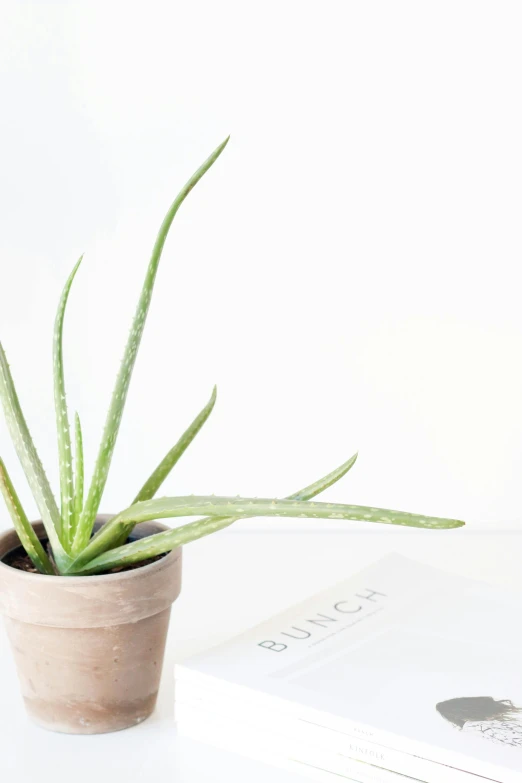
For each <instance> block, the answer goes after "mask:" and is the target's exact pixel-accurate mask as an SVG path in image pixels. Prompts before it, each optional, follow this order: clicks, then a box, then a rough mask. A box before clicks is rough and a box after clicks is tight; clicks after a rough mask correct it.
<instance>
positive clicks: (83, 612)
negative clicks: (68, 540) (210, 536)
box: [0, 516, 181, 734]
mask: <svg viewBox="0 0 522 783" xmlns="http://www.w3.org/2000/svg"><path fill="white" fill-rule="evenodd" d="M107 518H108V517H102V516H100V517H98V523H101V522H103V521H105V520H106V519H107ZM33 527H34V529H35V530H36V533H37V534H38V536H39V537H41V538H44V537H45V532H44V528H43V525H42V523H41V522H36V523H34V525H33ZM161 530H165V526H164V525H161V524H158V523H156V522H152V523H147V524H142V525H138V527H137V528H136V529H135V531H134V533H133V538H144V537H145V536H149V535H152V534H153V533H157V532H160V531H161ZM19 545H20V542H19V539H18V536H17V534H16V533H15V531H14V530H10V531H6V532H5V533H2V534H0V561H1V560H2V558H4V557H5V555H6V554H7V553H8V552H10V551H12V550H13V549H15V548H16V547H18V546H19ZM180 589H181V550H180V549H177V550H174V551H173V552H170V553H169V554H168V555H166V556H165V557H163V558H161V559H160V560H157V561H156V562H154V563H151V564H149V565H146V566H143V567H141V568H136V569H134V570H132V571H124V572H122V573H115V574H105V575H101V576H83V577H81V576H44V575H42V574H31V573H26V572H24V571H20V570H17V569H15V568H12V567H11V566H8V565H6V564H5V563H2V562H0V611H1V612H2V614H3V615H4V616H5V624H6V629H7V633H8V635H9V638H10V641H11V645H12V648H13V652H14V656H15V660H16V665H17V668H18V675H19V678H20V684H21V688H22V694H23V697H24V700H25V705H26V708H27V711H28V713H29V715H30V717H31V718H33V720H35V721H36V722H37V723H38V724H39V725H40V726H43V727H44V728H46V729H51V730H53V731H60V732H66V733H69V734H100V733H104V732H108V731H118V730H119V729H125V728H127V727H129V726H133V725H135V724H137V723H141V721H143V720H145V718H147V717H148V716H149V715H150V714H151V713H152V712H153V710H154V707H155V704H156V698H157V694H158V687H159V683H160V678H161V668H162V663H163V653H164V650H165V641H166V637H167V629H168V624H169V617H170V609H171V605H172V603H173V601H175V600H176V598H177V597H178V595H179V592H180Z"/></svg>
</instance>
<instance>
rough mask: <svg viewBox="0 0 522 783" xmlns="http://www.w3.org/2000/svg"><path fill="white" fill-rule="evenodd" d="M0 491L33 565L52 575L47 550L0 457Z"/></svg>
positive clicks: (42, 572)
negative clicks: (35, 530)
mask: <svg viewBox="0 0 522 783" xmlns="http://www.w3.org/2000/svg"><path fill="white" fill-rule="evenodd" d="M0 492H1V493H2V495H3V496H4V500H5V503H6V506H7V509H8V511H9V514H10V515H11V519H12V520H13V526H14V529H15V530H16V532H17V533H18V538H19V539H20V543H21V544H22V546H23V548H24V549H25V551H26V552H27V554H28V555H29V557H30V558H31V561H32V562H33V564H34V566H35V567H36V568H37V569H38V570H39V571H40V573H41V574H48V575H54V573H55V572H54V569H53V566H52V564H51V561H50V559H49V557H48V555H47V552H46V551H45V549H44V548H43V546H42V544H41V543H40V540H39V539H38V536H37V535H36V533H35V532H34V530H33V528H32V526H31V523H30V522H29V520H28V519H27V516H26V514H25V511H24V510H23V508H22V504H21V503H20V499H19V498H18V495H17V494H16V491H15V488H14V486H13V483H12V481H11V478H10V476H9V473H8V472H7V468H6V467H5V465H4V462H3V460H1V459H0Z"/></svg>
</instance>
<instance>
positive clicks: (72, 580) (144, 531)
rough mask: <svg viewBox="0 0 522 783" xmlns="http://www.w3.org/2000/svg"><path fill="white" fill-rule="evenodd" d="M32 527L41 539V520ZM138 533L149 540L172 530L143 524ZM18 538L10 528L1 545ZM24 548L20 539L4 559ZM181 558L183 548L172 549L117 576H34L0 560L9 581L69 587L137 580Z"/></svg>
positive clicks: (99, 518)
mask: <svg viewBox="0 0 522 783" xmlns="http://www.w3.org/2000/svg"><path fill="white" fill-rule="evenodd" d="M114 516H116V515H115V514H98V515H97V517H96V523H101V524H103V523H105V522H107V521H108V520H109V519H112V517H114ZM31 526H32V527H33V528H34V529H35V531H36V532H37V533H38V537H39V538H40V533H39V531H38V528H39V529H40V530H41V531H42V532H43V533H45V527H44V524H43V522H42V520H41V519H37V520H34V521H33V522H31ZM134 529H135V530H136V531H137V532H138V533H141V535H138V536H137V538H138V540H139V539H141V538H148V536H150V535H153V534H154V533H161V532H162V531H164V530H170V529H171V528H169V527H168V525H164V524H163V523H162V522H154V521H152V522H141V523H138V524H137V525H136V527H135V528H134ZM13 535H14V536H16V538H18V534H17V532H16V530H15V529H14V527H11V528H8V529H7V530H2V531H1V532H0V544H1V543H2V541H3V540H4V539H5V538H6V537H7V536H13ZM20 546H22V543H21V541H20V539H19V538H18V544H16V545H15V546H14V547H11V548H10V549H8V551H7V552H6V553H5V554H4V555H2V557H5V556H6V555H7V554H9V552H12V551H13V549H17V548H18V547H20ZM180 556H181V547H176V549H172V550H171V551H170V552H167V553H166V554H165V555H164V557H161V558H160V559H159V560H156V561H155V562H154V563H148V565H145V566H141V567H140V568H132V569H130V570H129V571H118V572H116V573H115V574H86V575H85V576H80V575H77V574H76V575H75V574H73V575H71V576H66V575H64V574H54V575H51V574H32V573H30V572H29V571H21V570H20V569H19V568H13V567H12V566H10V565H7V564H6V563H4V562H3V560H2V559H0V574H6V577H7V573H8V574H9V576H8V577H7V578H9V579H32V580H33V582H36V581H40V580H42V579H45V580H49V579H52V580H53V581H54V583H55V584H58V582H62V583H65V584H67V585H69V586H72V585H74V584H78V583H83V584H85V582H86V580H88V581H89V583H90V584H93V583H96V582H99V583H102V584H103V582H110V581H111V580H114V579H118V580H119V581H120V582H121V581H122V580H126V579H132V578H135V577H136V576H137V575H138V574H145V573H150V572H151V571H154V570H157V569H158V568H164V567H165V564H166V563H165V561H166V560H168V561H170V560H172V562H175V560H177V559H178V558H179V557H180Z"/></svg>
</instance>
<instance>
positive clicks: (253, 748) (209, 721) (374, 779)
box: [176, 705, 418, 783]
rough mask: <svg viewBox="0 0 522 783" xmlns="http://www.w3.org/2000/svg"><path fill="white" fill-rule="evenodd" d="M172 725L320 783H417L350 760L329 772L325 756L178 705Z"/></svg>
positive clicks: (242, 725)
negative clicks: (174, 724) (174, 722)
mask: <svg viewBox="0 0 522 783" xmlns="http://www.w3.org/2000/svg"><path fill="white" fill-rule="evenodd" d="M176 722H177V725H178V731H179V733H180V734H181V735H184V736H187V737H190V738H191V739H195V740H198V741H200V742H205V743H207V744H210V745H213V746H215V747H218V748H220V749H221V750H226V751H230V752H233V753H239V754H240V755H242V756H246V757H248V758H251V759H253V760H256V761H260V762H263V763H265V764H272V765H274V766H277V767H279V768H281V769H287V770H289V771H292V772H297V773H299V774H300V775H304V776H305V777H308V778H310V779H312V780H316V781H322V782H323V783H335V782H336V781H339V779H340V778H341V779H343V780H345V781H349V782H350V783H418V781H417V779H414V778H411V777H404V776H402V775H399V774H396V773H395V772H391V771H389V770H385V769H379V768H377V767H373V766H371V765H368V764H365V763H363V762H359V761H356V760H353V759H346V760H344V761H343V762H342V763H337V764H336V765H334V766H335V769H332V765H331V763H330V760H329V759H328V757H327V754H324V753H321V752H319V751H317V750H314V749H313V748H310V747H308V748H306V747H302V746H300V745H299V744H298V743H294V742H292V741H289V740H288V739H287V738H284V737H274V736H273V735H271V734H270V733H267V732H263V731H260V730H258V729H254V728H251V727H249V726H248V725H247V724H245V723H239V722H237V721H235V722H234V721H230V720H229V719H221V720H219V722H217V721H216V720H215V718H209V715H208V713H204V712H202V711H201V710H199V709H197V708H195V707H191V706H189V705H182V707H181V709H180V711H179V715H178V716H177V717H176Z"/></svg>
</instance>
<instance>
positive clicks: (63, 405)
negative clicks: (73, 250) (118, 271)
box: [53, 256, 83, 548]
mask: <svg viewBox="0 0 522 783" xmlns="http://www.w3.org/2000/svg"><path fill="white" fill-rule="evenodd" d="M82 258H83V256H81V257H80V259H79V260H78V261H77V263H76V265H75V267H74V269H73V270H72V272H71V274H70V275H69V277H68V279H67V282H66V283H65V287H64V289H63V291H62V295H61V297H60V301H59V303H58V310H57V313H56V319H55V322H54V342H53V369H54V407H55V410H56V430H57V433H58V456H59V463H60V497H61V509H62V513H61V519H62V540H63V542H64V545H65V546H66V547H67V548H69V547H70V546H71V544H72V526H73V517H74V489H73V467H72V453H71V433H70V427H69V416H68V414H67V398H66V395H65V378H64V370H63V321H64V317H65V308H66V307H67V300H68V298H69V292H70V290H71V286H72V283H73V280H74V278H75V275H76V272H77V271H78V267H79V266H80V264H81V262H82Z"/></svg>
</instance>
